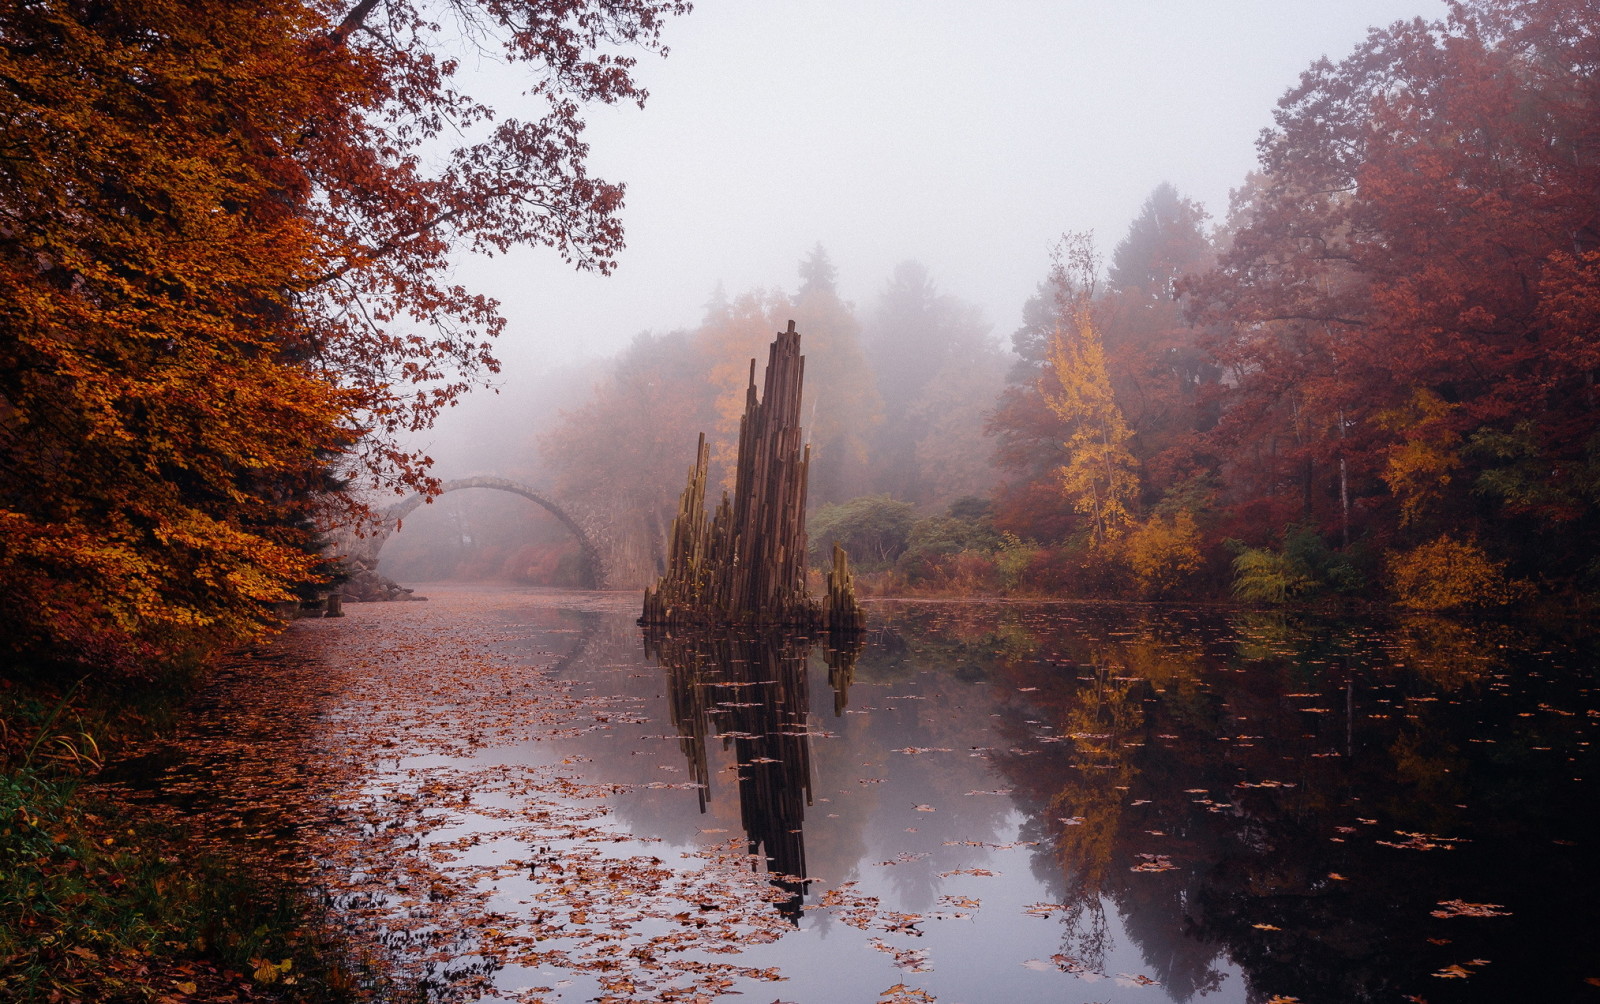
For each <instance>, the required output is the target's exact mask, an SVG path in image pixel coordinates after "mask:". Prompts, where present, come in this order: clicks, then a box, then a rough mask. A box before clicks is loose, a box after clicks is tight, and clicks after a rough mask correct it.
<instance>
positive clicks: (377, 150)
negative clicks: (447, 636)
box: [0, 0, 687, 668]
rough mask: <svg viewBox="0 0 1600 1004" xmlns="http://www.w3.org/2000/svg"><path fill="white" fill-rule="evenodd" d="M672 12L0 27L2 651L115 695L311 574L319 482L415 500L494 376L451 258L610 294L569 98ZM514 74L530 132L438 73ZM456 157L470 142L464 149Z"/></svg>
mask: <svg viewBox="0 0 1600 1004" xmlns="http://www.w3.org/2000/svg"><path fill="white" fill-rule="evenodd" d="M686 9H687V5H686V4H684V3H679V2H669V0H579V2H554V0H548V2H530V3H517V4H506V3H497V2H490V0H483V2H481V3H479V2H468V0H453V2H451V3H448V4H445V5H443V6H442V8H441V9H435V8H434V7H433V6H428V7H424V6H423V5H421V4H417V3H413V2H411V0H358V2H357V0H352V2H351V3H348V4H339V3H321V2H319V3H307V2H294V0H262V2H258V3H252V4H240V3H236V2H229V0H185V2H181V3H180V2H176V0H94V2H90V0H41V2H30V3H21V2H17V0H7V2H5V3H3V4H0V39H3V41H4V45H3V46H0V149H3V150H4V154H3V156H0V273H3V280H0V325H3V326H4V329H5V336H4V338H3V339H0V578H3V579H4V581H5V582H6V584H7V587H8V590H9V592H10V602H8V603H7V604H6V607H5V611H4V613H3V614H0V635H3V636H4V637H5V638H6V639H7V641H8V643H10V645H11V646H12V647H13V648H14V649H15V650H17V651H18V652H21V653H29V654H31V655H32V656H33V657H37V658H53V659H65V660H67V661H76V662H80V663H88V664H92V665H114V666H119V667H122V668H134V667H137V666H140V665H148V664H151V663H154V662H157V661H161V660H165V659H170V658H171V657H173V656H174V655H175V654H177V653H180V652H183V651H186V650H190V649H193V648H195V647H197V646H201V647H203V646H207V645H214V644H219V643H228V642H233V641H237V640H239V639H240V638H243V637H248V636H250V635H251V634H252V633H254V632H256V631H259V630H260V629H262V628H263V627H264V626H265V625H266V624H267V623H268V621H269V618H268V610H269V604H270V603H271V602H272V601H274V600H278V599H281V598H284V597H285V596H286V587H287V586H288V585H290V584H292V583H293V582H295V581H296V580H301V579H304V578H306V577H308V576H310V575H311V574H313V571H314V566H315V564H316V558H315V554H314V552H315V545H314V534H313V525H314V522H315V520H316V519H317V518H318V516H319V511H320V510H322V509H324V508H325V507H326V506H327V504H328V503H329V502H335V503H339V504H340V505H343V506H344V507H345V508H346V509H347V510H349V509H352V508H353V509H359V505H358V504H357V503H355V502H354V501H353V500H352V499H351V497H349V496H346V495H343V494H342V493H340V492H338V491H336V490H335V489H336V488H337V484H336V483H335V482H334V480H333V479H332V476H331V475H332V472H334V471H338V472H340V473H342V474H346V475H348V474H354V473H356V472H358V471H360V472H364V479H365V480H369V481H370V483H372V484H375V485H380V486H391V487H397V488H398V487H424V488H425V487H427V486H428V484H429V478H428V476H427V474H426V471H425V466H426V458H424V457H421V456H418V455H415V454H412V453H409V452H407V451H406V450H404V449H401V448H400V447H398V446H397V445H396V437H397V436H398V435H399V434H401V433H403V432H405V431H407V430H414V429H418V428H421V427H423V426H425V425H427V424H428V423H429V422H430V421H431V420H432V418H433V417H434V415H436V414H437V412H438V411H439V409H440V408H442V407H445V406H447V405H448V404H449V403H450V401H451V400H452V399H454V398H455V397H456V396H457V395H459V394H460V393H461V392H462V391H463V390H464V389H465V388H466V387H467V386H468V385H469V383H470V382H471V381H472V380H473V379H474V378H475V375H481V374H483V373H485V372H488V371H493V370H494V369H495V368H496V365H497V364H496V363H495V361H494V359H493V356H492V355H491V353H490V351H489V340H490V338H492V336H493V335H494V334H495V333H496V332H498V330H499V329H500V327H501V324H502V320H501V318H500V316H499V314H498V312H497V309H496V304H495V303H494V302H493V301H492V300H490V299H488V298H486V297H483V296H481V295H478V294H475V293H473V292H472V291H470V290H467V289H465V288H463V287H460V286H458V285H456V284H454V283H453V282H451V281H450V279H449V277H448V274H447V267H448V265H449V261H450V260H449V255H450V254H451V252H452V251H454V250H457V249H471V250H474V251H479V252H489V253H493V252H499V251H504V250H506V249H507V248H509V247H510V246H512V245H513V244H540V245H545V246H549V247H552V248H554V249H555V250H556V251H557V252H558V253H560V254H562V255H563V256H565V257H566V258H567V259H568V260H569V261H571V262H572V263H574V264H575V265H576V266H577V267H580V268H595V269H600V270H602V271H603V270H605V269H607V268H609V267H610V264H611V255H612V254H613V252H614V251H615V249H616V248H617V247H618V246H619V244H620V240H621V231H620V227H619V223H618V220H617V217H616V213H617V210H618V208H619V207H620V205H621V196H622V190H621V188H620V187H619V186H617V185H613V184H609V183H606V182H604V181H601V180H599V179H595V178H591V177H589V176H588V174H587V173H586V171H585V167H584V159H585V155H586V152H587V150H586V147H585V145H584V144H583V142H582V141H581V133H582V130H583V120H582V118H581V116H580V108H581V106H582V103H583V102H587V101H602V102H616V101H620V100H633V101H642V100H643V98H644V92H643V91H642V90H640V89H639V88H638V87H637V85H636V84H635V83H634V81H633V79H632V76H631V73H630V69H631V66H632V60H631V59H630V58H628V57H623V56H618V55H615V54H614V52H613V50H614V49H616V47H617V45H618V44H619V43H622V44H633V45H636V46H639V47H642V48H644V49H646V50H649V49H657V48H659V33H660V29H661V25H662V23H663V20H664V18H666V17H667V16H669V15H671V14H674V13H678V12H681V11H683V10H686ZM474 42H475V43H476V44H477V47H478V48H479V49H480V50H484V51H491V50H496V49H497V50H498V51H499V52H500V54H501V55H502V56H503V58H504V60H505V61H506V62H508V63H511V64H514V65H515V64H522V65H524V66H525V67H527V68H528V69H529V70H530V71H531V72H530V73H529V79H530V83H529V85H528V88H527V90H526V92H525V93H524V95H523V97H524V99H525V107H530V108H532V109H534V112H533V114H532V116H531V117H529V118H527V119H521V118H514V117H501V116H499V115H497V114H496V111H495V109H494V108H492V107H491V106H490V105H489V104H487V103H485V102H482V101H479V100H476V99H474V98H473V97H472V96H471V95H469V94H467V93H465V92H464V91H463V90H462V89H460V88H459V87H458V86H457V85H456V84H455V83H454V81H453V76H454V73H455V69H456V62H455V60H454V59H453V58H452V57H451V55H450V52H449V49H450V46H452V45H456V46H459V45H461V44H463V43H468V44H470V43H474ZM463 137H464V138H463Z"/></svg>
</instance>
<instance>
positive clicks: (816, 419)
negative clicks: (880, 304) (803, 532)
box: [770, 244, 883, 506]
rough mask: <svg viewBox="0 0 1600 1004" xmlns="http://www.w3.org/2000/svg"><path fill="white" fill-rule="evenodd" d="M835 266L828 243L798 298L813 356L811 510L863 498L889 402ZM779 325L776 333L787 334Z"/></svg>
mask: <svg viewBox="0 0 1600 1004" xmlns="http://www.w3.org/2000/svg"><path fill="white" fill-rule="evenodd" d="M835 280H836V272H835V269H834V267H833V263H832V262H831V261H830V260H829V259H828V254H827V252H826V251H825V250H824V249H823V247H822V245H821V244H818V245H817V246H816V247H815V248H813V249H812V251H811V253H810V254H808V255H807V256H806V257H805V259H804V260H802V261H801V263H800V288H799V289H798V290H797V291H796V292H795V294H794V296H793V297H792V298H791V300H790V310H791V315H790V316H791V317H792V318H793V320H794V322H795V326H796V327H797V328H799V330H800V334H801V337H802V339H803V342H802V347H803V349H804V350H805V357H806V380H805V403H804V405H803V406H802V409H801V415H800V419H801V421H802V422H803V423H804V425H805V430H806V436H807V438H808V440H809V441H810V443H811V468H810V492H811V505H812V506H816V505H822V504H825V503H829V502H843V501H845V500H846V499H850V498H854V497H856V496H857V495H860V494H861V493H862V492H864V491H865V490H866V488H867V484H868V480H869V477H870V473H869V469H868V465H869V459H868V443H869V441H870V438H871V436H872V434H873V432H874V431H875V430H876V429H877V427H878V426H879V425H880V424H881V423H882V422H883V404H882V400H881V398H880V397H879V396H878V388H877V386H876V385H875V383H874V380H873V373H872V368H871V367H870V366H869V365H868V364H867V360H866V354H865V351H864V350H863V348H862V335H861V322H860V321H859V320H857V318H856V313H855V309H854V308H853V307H852V306H851V305H850V304H849V303H846V302H845V301H844V300H843V299H842V298H841V297H840V296H839V290H838V287H837V286H836V285H835ZM782 328H783V325H782V324H779V325H777V326H775V327H773V328H771V329H770V330H774V331H776V330H782Z"/></svg>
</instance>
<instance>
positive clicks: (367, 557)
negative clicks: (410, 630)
mask: <svg viewBox="0 0 1600 1004" xmlns="http://www.w3.org/2000/svg"><path fill="white" fill-rule="evenodd" d="M467 488H493V489H495V490H497V491H502V492H510V493H511V494H513V495H521V496H522V497H523V498H525V499H527V500H528V501H530V502H533V503H535V504H536V505H539V506H542V507H544V509H545V510H547V511H548V512H549V513H550V515H552V516H554V517H555V518H556V519H558V520H560V522H561V525H562V526H564V527H566V528H567V529H568V530H571V531H572V535H573V536H574V537H576V538H577V539H578V548H579V552H580V561H581V563H582V566H581V567H582V575H583V582H582V585H583V587H584V588H586V589H609V588H610V587H611V584H610V576H609V575H608V574H607V571H608V570H607V568H606V562H605V560H604V559H603V558H602V557H601V550H600V548H599V547H598V546H597V541H596V540H595V537H594V535H593V534H591V533H590V532H589V531H588V530H585V529H584V528H583V526H582V525H581V524H580V523H579V522H578V521H577V520H575V519H573V518H572V516H571V515H570V514H569V513H568V512H567V511H566V510H565V509H563V508H562V507H561V506H559V505H557V504H556V503H555V502H553V501H551V500H550V498H549V497H548V496H546V495H544V494H543V493H542V492H540V491H538V490H537V489H535V488H531V487H529V486H528V485H525V484H522V483H521V482H520V481H512V480H510V479H508V478H493V477H473V478H458V479H457V480H454V481H446V482H443V483H442V484H440V485H439V493H440V494H443V493H445V492H455V491H462V490H463V489H467ZM427 501H428V497H427V496H424V495H412V496H410V497H409V498H406V499H404V500H402V501H400V502H397V503H395V504H394V505H392V506H390V507H389V508H387V509H385V510H384V511H383V525H382V527H381V528H380V529H379V530H378V531H377V532H375V533H373V534H372V535H371V536H368V537H364V538H362V539H361V541H360V543H359V544H357V545H356V546H355V547H353V548H352V549H351V550H350V552H349V554H350V557H351V558H352V559H356V560H357V562H358V563H364V564H365V565H366V566H367V567H368V568H372V567H374V566H376V565H377V563H378V552H379V551H380V550H382V549H383V544H384V541H386V540H388V539H389V537H390V536H391V535H392V534H393V533H394V532H395V531H396V530H398V529H399V528H400V522H401V521H402V520H404V519H405V518H406V517H407V516H409V515H411V513H413V512H415V511H416V510H417V508H418V507H419V506H421V505H423V504H424V503H426V502H427Z"/></svg>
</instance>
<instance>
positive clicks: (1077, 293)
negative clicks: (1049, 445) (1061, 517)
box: [1039, 234, 1139, 548]
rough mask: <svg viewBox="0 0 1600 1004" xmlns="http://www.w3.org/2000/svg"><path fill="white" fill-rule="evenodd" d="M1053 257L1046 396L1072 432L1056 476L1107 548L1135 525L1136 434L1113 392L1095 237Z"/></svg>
mask: <svg viewBox="0 0 1600 1004" xmlns="http://www.w3.org/2000/svg"><path fill="white" fill-rule="evenodd" d="M1053 257H1054V262H1053V265H1052V267H1051V270H1050V283H1051V286H1052V287H1053V289H1054V294H1055V299H1056V311H1055V314H1056V316H1055V326H1054V330H1053V331H1052V332H1051V335H1050V342H1049V346H1048V349H1047V352H1046V356H1045V372H1044V375H1043V377H1042V378H1041V380H1040V386H1039V391H1040V394H1041V396H1042V397H1043V398H1044V401H1045V403H1046V404H1047V405H1048V406H1049V408H1050V410H1051V412H1053V413H1054V414H1055V416H1056V417H1057V418H1059V419H1060V420H1061V422H1062V424H1063V426H1064V429H1065V432H1066V436H1065V441H1064V446H1065V448H1066V454H1067V461H1066V463H1064V464H1062V465H1061V467H1060V468H1059V470H1058V471H1057V474H1058V476H1059V477H1060V483H1061V490H1062V493H1063V494H1064V495H1065V496H1066V497H1067V499H1068V501H1069V502H1070V503H1071V504H1072V508H1073V509H1074V510H1075V511H1077V512H1079V513H1081V514H1082V515H1084V516H1085V517H1087V518H1088V520H1089V530H1090V545H1091V546H1092V547H1095V548H1100V547H1104V546H1105V545H1107V544H1109V543H1111V542H1113V541H1115V540H1118V539H1119V538H1120V537H1121V536H1122V534H1123V532H1124V530H1125V529H1126V528H1127V526H1128V525H1129V523H1131V522H1132V520H1133V514H1132V512H1131V506H1132V505H1133V502H1134V500H1135V499H1136V498H1137V496H1138V494H1139V475H1138V473H1137V467H1138V461H1137V460H1135V459H1134V456H1133V453H1132V451H1130V450H1129V449H1128V440H1130V439H1131V438H1132V437H1133V432H1132V430H1130V429H1129V428H1128V423H1127V421H1126V420H1125V419H1124V418H1123V415H1122V409H1121V408H1120V407H1118V405H1117V401H1116V398H1115V396H1113V394H1112V391H1111V378H1110V377H1109V376H1108V375H1107V372H1106V354H1105V347H1104V345H1103V344H1102V343H1101V340H1100V333H1099V331H1098V330H1097V329H1096V327H1095V322H1094V311H1093V309H1092V308H1093V298H1094V280H1095V274H1096V272H1097V271H1098V269H1099V261H1098V259H1097V257H1096V256H1095V253H1094V247H1093V244H1092V243H1091V241H1090V238H1089V235H1087V234H1069V235H1067V236H1066V237H1064V238H1062V241H1061V243H1060V244H1059V245H1058V246H1057V248H1056V251H1055V254H1054V256H1053Z"/></svg>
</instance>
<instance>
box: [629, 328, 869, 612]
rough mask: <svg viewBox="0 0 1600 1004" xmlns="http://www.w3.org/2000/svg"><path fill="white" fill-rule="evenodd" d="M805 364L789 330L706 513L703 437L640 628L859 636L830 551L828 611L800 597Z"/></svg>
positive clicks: (839, 566) (750, 397) (775, 346)
mask: <svg viewBox="0 0 1600 1004" xmlns="http://www.w3.org/2000/svg"><path fill="white" fill-rule="evenodd" d="M804 375H805V357H804V356H802V355H801V354H800V333H799V332H797V331H796V330H795V328H794V322H793V321H790V322H789V327H788V330H787V331H784V332H781V333H780V334H779V335H778V337H777V339H776V340H774V341H773V343H772V345H771V347H770V348H769V349H768V353H767V369H766V373H765V376H764V379H763V386H762V390H761V393H760V395H759V396H758V395H757V393H756V361H755V360H754V359H752V360H750V385H749V389H748V390H747V391H746V396H745V411H744V417H743V418H742V419H740V421H739V453H738V466H737V468H736V469H735V472H734V489H733V496H732V498H729V497H728V496H727V495H726V494H724V495H723V497H722V501H721V503H720V504H719V505H718V506H717V508H716V511H715V512H714V513H711V514H709V515H708V514H707V512H706V507H705V506H706V476H707V472H708V470H709V466H710V464H709V457H710V454H709V450H708V449H707V447H706V441H705V436H704V435H703V434H702V435H701V437H700V444H699V448H698V450H697V453H696V457H695V463H694V466H693V467H692V468H691V469H690V471H689V479H688V484H687V486H686V487H685V488H684V491H683V496H682V498H681V499H680V500H679V503H678V515H677V517H676V518H675V519H674V520H673V523H672V535H671V540H670V542H669V545H668V558H667V560H668V565H667V572H666V574H665V575H663V576H662V577H661V580H660V581H659V582H657V583H656V585H655V588H653V589H647V590H646V591H645V598H644V615H643V616H642V617H641V618H640V622H641V623H644V624H658V625H701V626H708V627H709V626H718V627H725V626H750V627H783V628H791V629H799V630H815V629H819V628H822V629H828V630H842V631H855V630H860V628H861V627H862V625H863V618H862V612H861V606H860V604H859V603H857V602H856V597H855V587H854V584H853V583H852V581H851V578H850V569H849V562H848V559H847V558H845V556H844V552H843V551H842V550H841V549H840V548H838V547H835V548H834V567H833V571H832V573H831V574H830V576H829V582H828V597H827V600H826V601H825V602H820V603H819V602H818V601H816V600H813V599H812V598H811V597H810V595H809V594H808V593H807V591H806V526H805V524H806V469H807V467H808V465H809V462H810V455H811V450H810V447H808V446H807V445H805V442H804V438H803V436H802V433H801V429H800V394H801V388H802V384H803V380H804Z"/></svg>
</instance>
